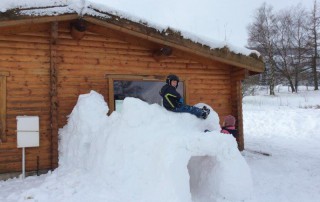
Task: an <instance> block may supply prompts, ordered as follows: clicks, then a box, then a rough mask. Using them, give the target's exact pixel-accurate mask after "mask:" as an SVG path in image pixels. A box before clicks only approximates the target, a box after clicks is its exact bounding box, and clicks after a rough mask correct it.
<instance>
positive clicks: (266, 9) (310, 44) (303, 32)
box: [243, 0, 320, 95]
mask: <svg viewBox="0 0 320 202" xmlns="http://www.w3.org/2000/svg"><path fill="white" fill-rule="evenodd" d="M247 30H248V33H249V38H248V45H247V48H249V49H254V50H258V51H259V52H260V53H261V54H262V56H263V58H264V61H265V64H266V71H265V72H264V73H263V74H260V75H255V76H252V77H249V78H248V79H246V80H245V81H244V83H243V84H244V85H243V86H244V93H247V94H248V93H250V91H252V88H250V86H254V85H266V86H269V92H270V95H275V89H274V87H275V86H276V85H278V84H283V85H288V86H290V89H291V91H292V92H298V86H299V85H309V86H313V89H314V90H318V89H319V87H318V86H319V53H318V52H319V43H320V39H319V32H320V12H319V5H318V3H317V1H316V0H315V1H314V5H313V8H312V9H311V10H306V9H305V8H303V7H302V5H301V4H299V5H297V6H295V7H291V8H288V9H285V10H280V11H274V10H273V8H272V6H270V5H268V4H266V3H264V4H262V5H261V6H260V7H259V8H258V9H257V10H256V12H255V13H254V18H253V22H252V23H251V24H249V25H248V27H247ZM317 68H318V69H317Z"/></svg>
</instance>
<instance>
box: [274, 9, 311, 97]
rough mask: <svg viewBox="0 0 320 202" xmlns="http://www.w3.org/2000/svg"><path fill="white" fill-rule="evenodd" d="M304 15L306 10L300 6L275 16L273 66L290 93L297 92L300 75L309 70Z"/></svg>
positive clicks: (305, 19)
mask: <svg viewBox="0 0 320 202" xmlns="http://www.w3.org/2000/svg"><path fill="white" fill-rule="evenodd" d="M306 15H307V12H306V10H305V9H304V8H302V7H301V6H300V5H298V6H297V7H293V8H290V9H288V10H283V11H281V12H279V13H278V15H277V32H278V34H277V35H276V36H275V38H274V47H275V49H276V51H275V55H274V61H275V65H274V66H275V67H276V70H277V71H278V72H280V73H281V74H282V76H283V77H285V78H286V79H287V81H288V82H289V84H290V87H291V91H292V92H297V91H298V85H299V82H300V79H301V78H300V75H301V73H302V72H305V71H307V70H308V69H310V66H309V65H308V57H307V55H308V50H309V49H308V48H307V47H308V42H309V41H308V32H307V29H306V26H305V25H306V24H307V18H305V16H306Z"/></svg>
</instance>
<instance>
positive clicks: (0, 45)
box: [0, 41, 50, 50]
mask: <svg viewBox="0 0 320 202" xmlns="http://www.w3.org/2000/svg"><path fill="white" fill-rule="evenodd" d="M0 48H24V49H37V50H49V48H50V46H49V44H43V43H27V42H19V43H15V42H8V41H0Z"/></svg>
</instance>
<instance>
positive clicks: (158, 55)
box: [0, 5, 264, 174]
mask: <svg viewBox="0 0 320 202" xmlns="http://www.w3.org/2000/svg"><path fill="white" fill-rule="evenodd" d="M57 7H59V9H61V8H66V9H65V10H66V11H65V12H59V13H53V14H52V13H51V14H48V13H45V12H43V11H44V10H51V11H52V10H53V11H54V10H55V9H57ZM86 10H91V11H92V12H87V13H79V12H77V11H73V10H72V9H70V8H69V9H67V5H66V6H65V7H64V6H48V7H43V8H32V7H31V8H15V9H11V10H6V11H5V12H2V13H0V95H1V97H0V115H1V116H0V174H8V173H17V172H21V166H22V165H21V164H22V163H21V159H22V155H21V148H17V120H16V119H17V116H25V115H26V116H38V117H39V134H40V135H39V137H40V140H39V142H40V144H39V147H31V148H28V149H26V156H25V160H26V165H25V166H26V167H25V169H26V171H27V172H34V171H39V170H52V169H55V168H57V166H58V130H59V128H62V127H63V126H64V125H65V124H66V122H67V116H68V115H69V114H70V113H71V111H72V109H73V107H74V105H75V104H76V102H77V98H78V96H79V95H80V94H84V93H88V92H90V91H91V90H95V91H97V92H99V93H100V94H102V95H103V96H104V98H105V100H106V101H107V103H108V105H109V108H110V113H111V112H112V111H114V110H117V102H118V101H121V100H123V98H124V97H126V96H135V97H140V98H143V99H144V100H146V101H147V102H157V100H156V99H158V98H156V99H155V100H154V99H151V98H150V97H152V96H153V95H150V94H147V95H143V94H144V92H146V91H148V88H149V87H152V86H157V84H159V83H160V84H161V85H162V84H163V82H164V80H165V77H166V75H168V74H177V75H179V77H180V79H181V84H180V85H181V87H182V89H180V91H181V93H182V94H183V96H184V98H185V102H186V103H188V104H190V105H193V104H196V103H199V102H202V103H207V104H209V105H210V106H211V107H212V108H213V109H214V110H215V111H216V112H217V113H218V114H219V117H220V120H222V117H223V116H225V115H228V114H232V115H234V116H235V117H236V118H237V129H238V130H239V134H240V136H239V138H238V140H237V142H238V146H239V149H240V150H243V149H244V131H243V122H242V93H241V81H242V80H243V79H245V77H246V76H248V75H251V74H256V73H260V72H263V71H264V63H263V60H262V59H261V57H260V56H258V55H257V54H255V52H252V53H251V54H242V53H236V52H234V51H232V50H231V49H229V48H228V47H227V46H225V47H220V48H217V47H212V46H209V45H207V44H203V43H198V42H194V41H192V40H191V39H188V38H185V37H183V35H182V34H181V33H180V32H177V31H174V30H172V29H169V28H167V29H165V30H158V29H156V28H154V27H151V26H149V25H148V24H147V23H145V22H136V21H133V20H130V19H127V18H125V17H121V16H118V15H114V14H112V13H111V12H107V11H101V9H99V10H98V9H97V8H95V7H93V6H91V7H88V8H86ZM143 84H144V85H143ZM154 84H155V85H154ZM128 86H129V87H130V86H131V89H132V88H134V87H136V89H140V91H138V92H135V94H133V92H132V91H130V89H128ZM126 88H127V89H126ZM144 88H145V89H144ZM141 89H144V90H141ZM155 93H156V94H158V91H157V90H156V91H155ZM143 96H144V97H143ZM149 98H150V99H149Z"/></svg>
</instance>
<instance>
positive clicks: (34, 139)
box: [16, 116, 40, 179]
mask: <svg viewBox="0 0 320 202" xmlns="http://www.w3.org/2000/svg"><path fill="white" fill-rule="evenodd" d="M16 119H17V147H18V148H22V178H23V179H24V178H25V168H26V166H25V159H26V158H25V148H26V147H39V142H40V141H39V139H40V138H39V116H17V117H16Z"/></svg>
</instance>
